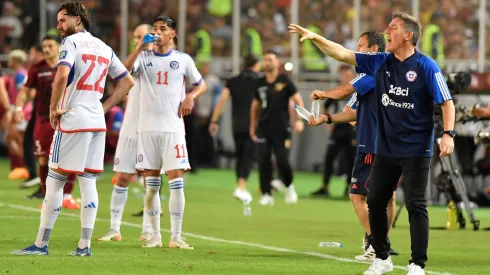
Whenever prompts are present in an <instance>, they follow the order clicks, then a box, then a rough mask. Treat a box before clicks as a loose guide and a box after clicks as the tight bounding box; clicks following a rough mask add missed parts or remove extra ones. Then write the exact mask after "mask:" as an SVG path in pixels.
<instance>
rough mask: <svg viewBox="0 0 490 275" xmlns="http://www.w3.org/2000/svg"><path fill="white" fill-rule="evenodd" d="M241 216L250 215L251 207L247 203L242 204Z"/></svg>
mask: <svg viewBox="0 0 490 275" xmlns="http://www.w3.org/2000/svg"><path fill="white" fill-rule="evenodd" d="M243 216H252V208H251V207H250V204H249V203H244V204H243Z"/></svg>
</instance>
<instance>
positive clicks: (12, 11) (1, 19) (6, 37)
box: [0, 1, 23, 46]
mask: <svg viewBox="0 0 490 275" xmlns="http://www.w3.org/2000/svg"><path fill="white" fill-rule="evenodd" d="M20 14H21V11H20V9H18V8H16V7H15V5H14V4H13V3H12V2H10V1H7V2H5V3H4V4H3V10H2V16H0V33H1V34H0V37H1V38H2V42H6V43H8V44H10V45H13V46H18V45H19V42H20V41H19V40H20V38H21V37H22V32H23V27H22V22H21V21H20V19H19V17H18V16H19V15H20ZM2 44H3V43H2Z"/></svg>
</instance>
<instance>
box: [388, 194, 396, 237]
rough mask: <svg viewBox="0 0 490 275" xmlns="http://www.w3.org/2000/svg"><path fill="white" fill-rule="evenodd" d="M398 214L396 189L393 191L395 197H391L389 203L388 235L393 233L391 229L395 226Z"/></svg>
mask: <svg viewBox="0 0 490 275" xmlns="http://www.w3.org/2000/svg"><path fill="white" fill-rule="evenodd" d="M395 216H396V191H395V192H393V197H391V200H390V202H389V203H388V225H389V228H388V236H389V235H391V234H390V233H391V229H392V228H393V222H394V221H395Z"/></svg>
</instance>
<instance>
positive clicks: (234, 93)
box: [209, 55, 260, 203]
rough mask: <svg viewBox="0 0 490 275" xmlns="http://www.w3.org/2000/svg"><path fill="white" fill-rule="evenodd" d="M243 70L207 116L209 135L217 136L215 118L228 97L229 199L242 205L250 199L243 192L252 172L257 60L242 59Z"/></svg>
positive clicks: (216, 118) (232, 79)
mask: <svg viewBox="0 0 490 275" xmlns="http://www.w3.org/2000/svg"><path fill="white" fill-rule="evenodd" d="M244 64H245V69H244V70H243V71H242V72H241V73H240V74H239V75H237V76H235V77H233V78H231V79H230V80H228V82H227V83H226V87H225V88H224V89H223V91H222V92H221V96H220V99H219V101H218V103H217V104H216V107H215V109H214V111H213V114H212V116H211V124H210V125H209V132H210V133H211V135H212V136H216V135H217V134H218V129H219V124H218V123H219V117H220V115H221V113H222V112H223V108H224V107H225V104H226V102H227V101H228V98H229V97H230V96H231V104H232V127H233V138H234V140H235V153H236V158H237V162H236V167H235V173H236V177H237V188H236V189H235V192H233V196H234V197H235V198H237V199H239V200H241V201H242V202H244V203H248V202H250V201H251V200H252V196H251V195H250V193H249V192H248V191H247V179H248V176H249V174H250V170H252V166H253V162H254V155H255V154H254V153H255V147H256V146H255V143H254V141H253V140H252V139H251V138H250V132H249V130H250V105H251V104H252V99H253V97H254V92H255V90H256V87H257V81H258V79H259V77H260V76H259V74H258V72H259V70H260V67H259V60H258V59H257V58H256V57H255V56H253V55H247V56H246V57H245V59H244Z"/></svg>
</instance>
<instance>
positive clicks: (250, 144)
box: [233, 133, 257, 180]
mask: <svg viewBox="0 0 490 275" xmlns="http://www.w3.org/2000/svg"><path fill="white" fill-rule="evenodd" d="M233 138H234V140H235V155H236V164H235V173H236V178H237V180H238V179H240V178H242V179H245V180H247V179H248V176H249V175H250V171H251V170H252V167H253V164H254V161H255V152H256V151H257V149H256V148H257V144H255V142H254V141H253V140H252V139H251V138H250V134H249V133H234V134H233Z"/></svg>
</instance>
